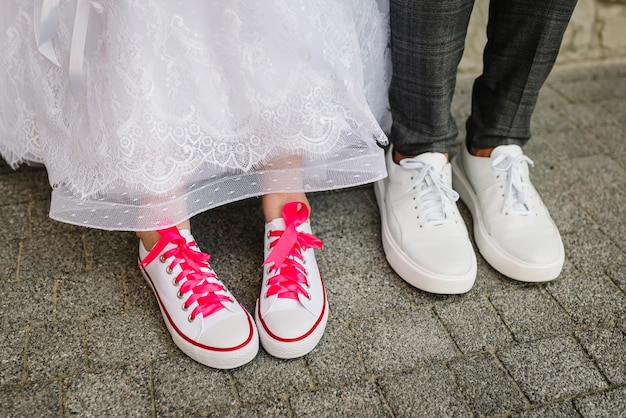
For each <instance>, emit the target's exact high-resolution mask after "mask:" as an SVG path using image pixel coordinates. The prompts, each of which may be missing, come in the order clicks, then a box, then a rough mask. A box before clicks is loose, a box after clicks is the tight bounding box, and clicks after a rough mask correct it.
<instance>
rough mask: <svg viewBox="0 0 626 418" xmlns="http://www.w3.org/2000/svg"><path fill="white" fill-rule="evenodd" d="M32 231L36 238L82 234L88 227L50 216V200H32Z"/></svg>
mask: <svg viewBox="0 0 626 418" xmlns="http://www.w3.org/2000/svg"><path fill="white" fill-rule="evenodd" d="M30 220H31V232H32V236H33V237H35V238H40V237H54V236H57V235H59V234H82V233H84V232H85V231H87V228H84V227H81V226H76V225H71V224H68V223H65V222H59V221H55V220H54V219H52V218H50V200H38V201H35V202H32V204H31V208H30Z"/></svg>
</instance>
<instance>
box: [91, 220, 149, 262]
mask: <svg viewBox="0 0 626 418" xmlns="http://www.w3.org/2000/svg"><path fill="white" fill-rule="evenodd" d="M138 242H139V240H138V239H137V236H136V235H135V233H134V232H121V231H101V230H97V229H89V230H87V232H86V234H85V249H86V253H87V262H88V265H89V266H90V267H91V268H100V267H108V266H111V265H114V264H122V265H129V266H131V265H132V266H136V265H137V251H138V250H137V245H138Z"/></svg>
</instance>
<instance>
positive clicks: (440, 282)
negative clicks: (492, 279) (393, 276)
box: [374, 180, 477, 295]
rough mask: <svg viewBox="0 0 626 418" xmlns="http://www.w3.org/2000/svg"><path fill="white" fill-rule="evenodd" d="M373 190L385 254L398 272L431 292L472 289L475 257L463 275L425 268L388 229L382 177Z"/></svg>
mask: <svg viewBox="0 0 626 418" xmlns="http://www.w3.org/2000/svg"><path fill="white" fill-rule="evenodd" d="M374 193H375V195H376V202H377V203H378V208H379V209H380V222H381V235H382V242H383V250H384V251H385V257H386V258H387V262H388V263H389V265H390V266H391V268H392V269H393V270H394V271H395V272H396V273H397V274H398V276H400V277H401V278H402V279H403V280H404V281H406V282H407V283H409V284H410V285H412V286H414V287H416V288H418V289H420V290H424V291H426V292H430V293H437V294H441V295H453V294H461V293H467V292H469V291H470V290H471V288H472V287H473V286H474V282H475V281H476V272H477V267H476V259H475V258H474V260H473V263H472V268H471V269H470V270H469V271H468V272H467V273H465V274H463V275H461V276H453V277H451V276H448V275H442V274H437V273H435V272H432V271H428V270H425V269H424V268H422V267H421V266H420V265H418V264H416V263H415V262H414V261H413V260H412V259H411V258H410V257H408V256H407V255H406V254H405V253H404V252H403V251H402V248H401V247H400V246H399V245H398V244H397V243H396V241H395V240H394V239H393V237H392V235H391V232H390V231H389V227H388V224H387V209H386V206H385V201H384V199H385V197H384V196H385V185H384V184H383V181H382V180H381V181H377V182H376V183H374Z"/></svg>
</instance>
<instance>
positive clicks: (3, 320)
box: [0, 280, 54, 332]
mask: <svg viewBox="0 0 626 418" xmlns="http://www.w3.org/2000/svg"><path fill="white" fill-rule="evenodd" d="M53 288H54V283H53V281H52V280H32V281H31V280H29V281H20V282H13V283H11V282H0V324H2V328H1V330H2V331H3V332H5V331H8V330H11V329H19V328H26V327H28V326H33V325H37V324H42V323H46V322H49V321H51V320H52V309H53V306H54V305H53V296H52V292H53Z"/></svg>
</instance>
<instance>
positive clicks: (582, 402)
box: [574, 387, 626, 418]
mask: <svg viewBox="0 0 626 418" xmlns="http://www.w3.org/2000/svg"><path fill="white" fill-rule="evenodd" d="M574 404H575V405H576V409H578V411H579V412H580V414H581V415H582V416H583V417H585V418H586V417H598V418H599V417H614V418H624V417H626V388H623V387H622V388H617V389H613V390H611V391H608V392H603V393H599V394H596V395H590V396H586V397H584V398H580V399H576V400H575V401H574Z"/></svg>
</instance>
